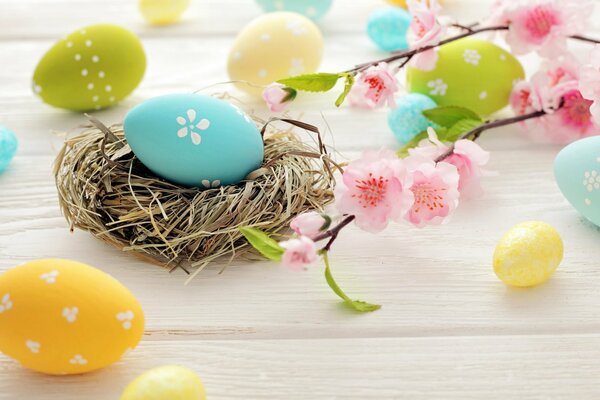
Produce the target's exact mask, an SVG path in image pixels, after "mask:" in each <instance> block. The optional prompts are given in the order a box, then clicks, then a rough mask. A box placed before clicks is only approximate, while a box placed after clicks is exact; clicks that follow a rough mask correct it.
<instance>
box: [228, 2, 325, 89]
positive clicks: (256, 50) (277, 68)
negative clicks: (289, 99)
mask: <svg viewBox="0 0 600 400" xmlns="http://www.w3.org/2000/svg"><path fill="white" fill-rule="evenodd" d="M322 53H323V37H322V35H321V32H320V31H319V28H317V26H316V25H315V24H314V23H313V22H312V21H311V20H310V19H308V18H306V17H304V16H302V15H300V14H295V13H291V12H274V13H270V14H265V15H263V16H261V17H258V18H256V19H255V20H253V21H252V22H250V24H248V25H247V26H246V27H245V28H244V29H242V31H241V32H240V33H239V35H238V37H237V38H236V40H235V42H234V44H233V47H232V48H231V51H230V53H229V60H228V71H229V76H230V78H231V79H232V80H234V81H245V82H248V83H250V84H251V85H256V86H259V87H253V86H251V85H247V84H240V83H237V86H238V87H239V88H240V89H242V90H244V91H246V92H248V93H252V94H256V95H259V94H260V93H261V92H262V88H261V87H260V86H263V85H268V84H269V83H272V82H274V81H276V80H278V79H282V78H285V77H288V76H294V75H301V74H307V73H312V72H316V71H317V69H318V68H319V65H320V64H321V57H322Z"/></svg>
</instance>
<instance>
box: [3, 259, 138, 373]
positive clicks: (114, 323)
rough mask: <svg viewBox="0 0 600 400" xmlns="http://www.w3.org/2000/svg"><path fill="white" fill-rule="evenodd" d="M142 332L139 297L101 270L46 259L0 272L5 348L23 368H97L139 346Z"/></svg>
mask: <svg viewBox="0 0 600 400" xmlns="http://www.w3.org/2000/svg"><path fill="white" fill-rule="evenodd" d="M143 332H144V313H143V311H142V308H141V307H140V304H139V303H138V301H137V300H136V298H135V297H134V296H133V295H132V294H131V292H129V290H127V288H125V286H123V285H122V284H121V283H119V282H118V281H117V280H116V279H114V278H112V277H111V276H109V275H107V274H106V273H104V272H102V271H100V270H98V269H96V268H92V267H90V266H87V265H85V264H82V263H79V262H76V261H70V260H60V259H47V260H36V261H32V262H29V263H26V264H23V265H21V266H18V267H15V268H13V269H10V270H8V271H6V272H5V273H3V274H2V275H0V351H1V352H2V353H4V354H6V355H7V356H9V357H12V358H14V359H15V360H17V361H19V362H20V363H21V365H23V366H24V367H27V368H30V369H32V370H35V371H39V372H43V373H47V374H53V375H67V374H80V373H83V372H89V371H93V370H96V369H99V368H103V367H106V366H108V365H110V364H112V363H114V362H115V361H117V360H119V359H120V358H121V356H122V355H123V354H125V353H126V352H127V351H129V350H131V349H133V348H135V347H136V346H137V344H138V342H139V341H140V339H141V337H142V334H143Z"/></svg>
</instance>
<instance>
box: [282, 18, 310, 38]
mask: <svg viewBox="0 0 600 400" xmlns="http://www.w3.org/2000/svg"><path fill="white" fill-rule="evenodd" d="M286 27H287V29H288V30H289V31H290V32H292V34H293V35H295V36H301V35H304V34H305V33H306V26H304V21H302V20H301V19H298V18H294V19H290V20H289V21H288V23H287V25H286Z"/></svg>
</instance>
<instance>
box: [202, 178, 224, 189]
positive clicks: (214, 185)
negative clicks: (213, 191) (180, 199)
mask: <svg viewBox="0 0 600 400" xmlns="http://www.w3.org/2000/svg"><path fill="white" fill-rule="evenodd" d="M202 186H204V187H205V188H207V189H210V188H217V187H219V186H221V181H220V180H218V179H217V180H214V181H212V182H211V181H209V180H208V179H204V180H203V181H202Z"/></svg>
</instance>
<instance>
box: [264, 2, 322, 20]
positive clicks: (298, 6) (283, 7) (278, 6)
mask: <svg viewBox="0 0 600 400" xmlns="http://www.w3.org/2000/svg"><path fill="white" fill-rule="evenodd" d="M256 2H257V3H258V5H259V6H260V7H261V8H262V9H263V10H264V11H265V12H273V11H291V12H295V13H298V14H302V15H304V16H306V17H308V18H310V19H313V20H318V19H320V18H321V17H322V16H323V15H325V14H326V13H327V11H329V9H330V8H331V3H333V0H256Z"/></svg>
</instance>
